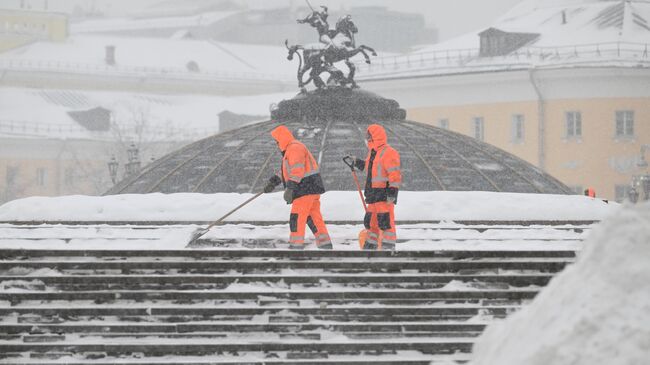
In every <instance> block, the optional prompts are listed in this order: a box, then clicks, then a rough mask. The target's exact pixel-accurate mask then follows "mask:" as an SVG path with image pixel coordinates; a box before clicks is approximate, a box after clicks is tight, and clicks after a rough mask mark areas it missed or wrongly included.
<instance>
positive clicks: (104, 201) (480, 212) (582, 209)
mask: <svg viewBox="0 0 650 365" xmlns="http://www.w3.org/2000/svg"><path fill="white" fill-rule="evenodd" d="M251 196H252V194H236V193H219V194H194V193H178V194H160V193H154V194H142V195H138V194H125V195H112V196H104V197H95V196H82V195H74V196H62V197H53V198H47V197H31V198H25V199H19V200H14V201H11V202H9V203H6V204H4V205H2V206H0V221H185V222H187V221H212V220H216V219H217V218H219V217H221V216H222V215H224V214H225V213H227V212H228V211H230V210H231V209H233V208H234V207H236V206H237V205H239V204H241V203H242V202H244V201H245V200H246V199H248V198H249V197H251ZM321 204H322V212H323V216H324V218H325V219H326V220H328V221H361V220H363V215H364V211H363V207H362V205H361V201H360V198H359V195H358V193H357V192H354V191H330V192H327V193H325V194H324V195H323V196H322V197H321ZM618 206H619V205H618V204H617V203H613V202H610V203H605V202H604V201H602V200H600V199H592V198H588V197H585V196H579V195H549V194H515V193H493V192H448V191H447V192H443V191H433V192H412V191H403V192H400V195H399V200H398V204H397V206H396V217H397V220H399V221H423V220H425V221H436V220H496V221H498V220H517V221H519V220H601V219H602V218H604V217H606V216H607V215H609V214H610V213H612V212H615V211H616V209H617V207H618ZM289 210H290V206H288V205H286V204H285V202H284V200H283V199H282V193H271V194H264V195H262V196H260V197H259V198H257V199H256V200H254V201H253V202H251V203H250V204H249V205H247V206H245V207H244V208H242V209H241V210H239V211H238V212H236V213H234V214H233V215H232V216H230V217H229V218H228V221H287V220H288V219H289Z"/></svg>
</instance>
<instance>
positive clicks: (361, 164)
mask: <svg viewBox="0 0 650 365" xmlns="http://www.w3.org/2000/svg"><path fill="white" fill-rule="evenodd" d="M345 159H346V160H352V168H353V169H357V170H359V171H363V170H364V169H365V168H366V161H365V160H361V159H358V158H356V157H354V156H351V155H347V156H345ZM346 163H347V162H346Z"/></svg>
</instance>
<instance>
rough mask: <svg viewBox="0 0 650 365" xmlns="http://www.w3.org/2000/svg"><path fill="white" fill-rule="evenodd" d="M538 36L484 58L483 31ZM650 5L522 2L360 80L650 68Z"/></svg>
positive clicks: (378, 63) (597, 0)
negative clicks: (605, 67)
mask: <svg viewBox="0 0 650 365" xmlns="http://www.w3.org/2000/svg"><path fill="white" fill-rule="evenodd" d="M488 29H494V30H499V31H502V32H507V33H516V34H537V35H538V36H537V37H531V39H530V41H529V42H527V43H526V44H524V45H523V46H522V47H520V48H518V49H516V50H514V51H512V52H510V53H509V54H507V55H504V56H499V57H481V52H480V47H481V38H480V35H479V34H480V33H482V32H484V31H486V30H488ZM649 45H650V1H648V0H524V1H522V2H521V3H520V4H518V5H517V6H515V7H514V8H513V9H511V10H510V11H508V12H507V13H506V14H504V15H503V16H502V17H500V18H499V19H498V20H496V21H495V22H494V23H493V24H491V25H490V26H488V27H486V28H482V29H476V30H475V31H473V32H470V33H467V34H465V35H462V36H460V37H457V38H454V39H450V40H448V41H445V42H441V43H437V44H433V45H428V46H422V47H421V48H419V49H418V50H416V51H415V52H413V53H411V54H408V55H404V56H402V57H390V58H386V59H383V60H382V59H376V60H373V63H374V64H373V65H368V66H366V65H363V64H360V65H359V78H360V79H371V78H377V77H385V76H414V75H418V74H422V73H426V74H449V73H462V72H477V71H479V72H480V71H487V70H491V71H494V70H502V69H517V68H522V69H525V68H530V67H533V66H554V67H574V66H593V65H612V66H620V67H650V54H649V51H648V46H649Z"/></svg>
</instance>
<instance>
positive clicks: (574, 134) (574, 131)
mask: <svg viewBox="0 0 650 365" xmlns="http://www.w3.org/2000/svg"><path fill="white" fill-rule="evenodd" d="M565 118H566V134H565V137H566V138H581V137H582V113H580V112H566V114H565Z"/></svg>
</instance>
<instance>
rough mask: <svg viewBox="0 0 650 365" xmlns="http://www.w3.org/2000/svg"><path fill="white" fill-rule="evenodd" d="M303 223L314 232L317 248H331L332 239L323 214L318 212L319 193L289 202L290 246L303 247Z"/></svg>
mask: <svg viewBox="0 0 650 365" xmlns="http://www.w3.org/2000/svg"><path fill="white" fill-rule="evenodd" d="M305 224H307V225H309V228H310V229H311V231H312V233H313V234H314V237H315V238H316V246H317V247H318V248H322V249H331V248H332V240H331V239H330V235H329V233H328V232H327V227H326V226H325V221H323V216H322V215H321V213H320V195H319V194H312V195H305V196H301V197H300V198H298V199H295V200H294V201H293V203H292V204H291V215H290V216H289V228H290V230H291V233H290V235H289V246H290V248H297V249H302V248H304V246H305Z"/></svg>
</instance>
